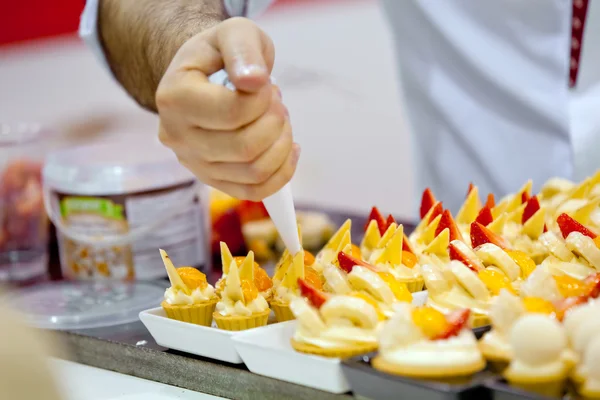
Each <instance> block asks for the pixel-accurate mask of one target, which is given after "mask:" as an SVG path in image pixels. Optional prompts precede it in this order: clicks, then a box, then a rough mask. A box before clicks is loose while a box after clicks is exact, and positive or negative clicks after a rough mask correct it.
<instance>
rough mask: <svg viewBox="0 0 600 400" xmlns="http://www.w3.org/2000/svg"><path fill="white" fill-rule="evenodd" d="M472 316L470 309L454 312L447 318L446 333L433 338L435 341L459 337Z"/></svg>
mask: <svg viewBox="0 0 600 400" xmlns="http://www.w3.org/2000/svg"><path fill="white" fill-rule="evenodd" d="M470 316H471V310H469V309H464V310H457V311H454V312H453V313H451V314H450V315H448V316H447V317H446V322H447V323H448V328H446V330H445V331H444V332H442V333H440V334H439V335H437V336H436V337H435V338H433V340H444V339H450V338H451V337H454V336H457V335H458V334H459V333H460V331H462V330H463V329H464V328H465V327H466V326H467V323H468V322H469V317H470Z"/></svg>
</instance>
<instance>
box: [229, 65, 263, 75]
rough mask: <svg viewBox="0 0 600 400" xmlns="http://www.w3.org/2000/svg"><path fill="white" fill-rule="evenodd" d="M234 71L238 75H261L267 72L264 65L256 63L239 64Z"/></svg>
mask: <svg viewBox="0 0 600 400" xmlns="http://www.w3.org/2000/svg"><path fill="white" fill-rule="evenodd" d="M235 71H236V73H237V75H238V77H246V76H252V75H261V74H264V73H266V72H267V71H266V69H265V68H264V67H262V66H260V65H257V64H241V65H239V66H238V67H237V68H236V70H235Z"/></svg>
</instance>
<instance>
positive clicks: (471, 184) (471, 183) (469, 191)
mask: <svg viewBox="0 0 600 400" xmlns="http://www.w3.org/2000/svg"><path fill="white" fill-rule="evenodd" d="M473 189H475V185H473V182H469V190H467V195H466V196H465V197H469V195H470V194H471V191H472V190H473Z"/></svg>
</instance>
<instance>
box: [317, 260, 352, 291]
mask: <svg viewBox="0 0 600 400" xmlns="http://www.w3.org/2000/svg"><path fill="white" fill-rule="evenodd" d="M323 276H324V277H325V287H327V288H328V289H329V291H331V292H332V293H335V294H348V293H350V292H351V291H352V288H351V287H350V284H349V283H348V279H347V278H346V274H345V273H344V272H343V271H342V270H341V269H339V268H338V267H336V266H335V265H331V264H330V265H328V266H326V267H325V268H324V269H323Z"/></svg>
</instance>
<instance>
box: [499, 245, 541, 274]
mask: <svg viewBox="0 0 600 400" xmlns="http://www.w3.org/2000/svg"><path fill="white" fill-rule="evenodd" d="M506 253H507V254H508V255H509V256H510V258H512V259H513V261H514V262H515V263H517V265H518V266H519V267H520V268H521V276H522V277H523V278H527V277H528V276H529V275H531V273H532V272H533V270H534V269H535V261H533V260H532V259H531V257H529V256H528V255H527V254H525V253H523V252H522V251H519V250H506Z"/></svg>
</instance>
